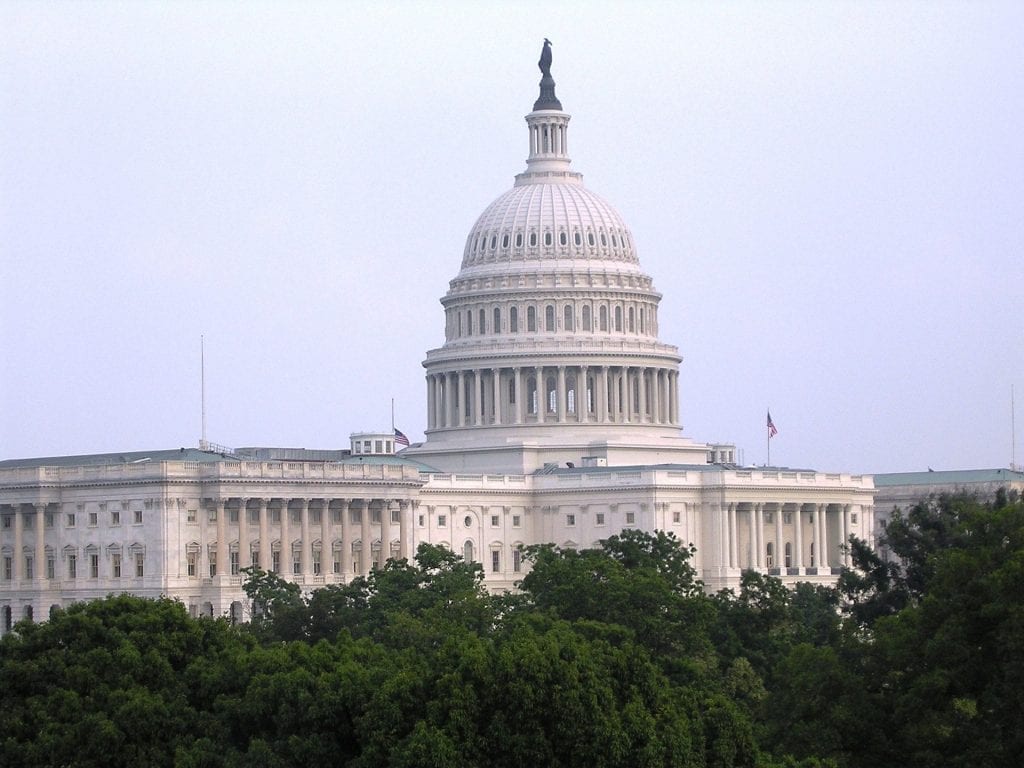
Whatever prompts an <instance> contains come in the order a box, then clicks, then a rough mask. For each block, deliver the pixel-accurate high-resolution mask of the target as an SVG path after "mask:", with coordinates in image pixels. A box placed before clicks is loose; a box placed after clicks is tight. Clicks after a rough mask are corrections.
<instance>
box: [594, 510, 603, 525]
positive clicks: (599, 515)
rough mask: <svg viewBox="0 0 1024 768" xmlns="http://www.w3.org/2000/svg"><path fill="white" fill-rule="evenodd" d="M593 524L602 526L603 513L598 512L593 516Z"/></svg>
mask: <svg viewBox="0 0 1024 768" xmlns="http://www.w3.org/2000/svg"><path fill="white" fill-rule="evenodd" d="M594 523H595V524H597V525H604V512H598V513H596V514H595V515H594Z"/></svg>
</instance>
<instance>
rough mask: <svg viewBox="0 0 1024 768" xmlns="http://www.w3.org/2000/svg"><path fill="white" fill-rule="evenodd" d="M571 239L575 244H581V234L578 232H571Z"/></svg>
mask: <svg viewBox="0 0 1024 768" xmlns="http://www.w3.org/2000/svg"><path fill="white" fill-rule="evenodd" d="M572 241H573V243H575V244H576V245H577V246H580V245H583V235H581V234H580V233H579V232H573V233H572Z"/></svg>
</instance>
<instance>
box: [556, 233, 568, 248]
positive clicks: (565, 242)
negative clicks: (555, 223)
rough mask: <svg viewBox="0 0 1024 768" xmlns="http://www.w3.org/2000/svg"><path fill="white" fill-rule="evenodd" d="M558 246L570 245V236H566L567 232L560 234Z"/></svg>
mask: <svg viewBox="0 0 1024 768" xmlns="http://www.w3.org/2000/svg"><path fill="white" fill-rule="evenodd" d="M558 244H559V245H568V244H569V236H568V235H566V234H565V232H559V233H558Z"/></svg>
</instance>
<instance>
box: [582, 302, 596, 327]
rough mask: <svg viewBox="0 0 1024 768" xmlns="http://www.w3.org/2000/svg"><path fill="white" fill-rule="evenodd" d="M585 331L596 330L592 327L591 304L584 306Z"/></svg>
mask: <svg viewBox="0 0 1024 768" xmlns="http://www.w3.org/2000/svg"><path fill="white" fill-rule="evenodd" d="M583 330H584V331H592V330H594V329H593V327H592V326H591V321H590V305H589V304H584V305H583Z"/></svg>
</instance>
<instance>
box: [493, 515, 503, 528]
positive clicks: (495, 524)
mask: <svg viewBox="0 0 1024 768" xmlns="http://www.w3.org/2000/svg"><path fill="white" fill-rule="evenodd" d="M499 525H501V522H500V521H499V519H498V516H497V515H491V528H497V527H498V526H499Z"/></svg>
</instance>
